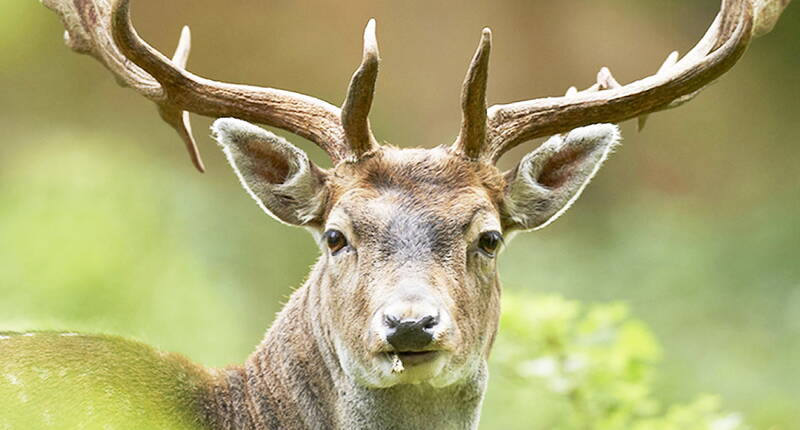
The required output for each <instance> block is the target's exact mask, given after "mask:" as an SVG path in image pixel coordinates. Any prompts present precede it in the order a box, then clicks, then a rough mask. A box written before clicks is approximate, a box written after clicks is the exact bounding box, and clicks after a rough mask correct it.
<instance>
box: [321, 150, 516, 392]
mask: <svg viewBox="0 0 800 430" xmlns="http://www.w3.org/2000/svg"><path fill="white" fill-rule="evenodd" d="M503 183H504V180H503V177H502V175H501V174H500V173H499V172H498V171H497V169H495V168H493V167H491V166H487V165H480V164H476V163H472V162H469V161H466V160H464V159H463V158H460V157H457V156H454V155H453V154H451V153H450V152H449V151H447V150H445V149H444V148H436V149H432V150H399V149H394V148H389V147H386V148H382V149H381V150H380V151H378V152H376V153H375V154H374V155H372V156H370V157H367V158H365V159H362V160H361V161H359V162H358V163H354V164H343V165H340V166H339V167H338V168H337V169H335V170H334V171H333V172H332V174H331V175H330V179H329V187H330V188H329V191H328V192H329V195H330V203H329V209H328V211H327V214H326V216H325V219H324V227H323V228H322V231H323V235H322V239H321V245H322V252H323V259H322V261H323V265H324V267H325V268H326V269H325V270H324V272H323V278H322V282H321V288H322V289H323V290H322V292H321V296H322V302H323V303H324V307H325V308H326V309H328V310H329V311H330V314H329V317H330V320H329V321H328V323H329V324H330V325H331V326H332V327H336V328H337V329H335V330H333V331H332V333H333V336H334V344H335V346H336V349H337V353H338V355H339V358H340V361H341V362H342V364H343V368H344V369H346V371H348V373H350V375H351V376H353V377H354V378H356V379H357V380H359V381H360V382H361V383H363V384H365V385H369V386H388V385H394V384H397V383H404V382H419V381H422V380H429V381H430V382H431V383H432V384H434V385H447V384H449V383H452V382H453V381H454V380H457V379H459V378H460V377H462V376H463V375H464V374H465V373H469V372H468V371H469V370H470V369H475V368H476V366H478V365H480V363H482V360H483V359H484V358H485V357H486V355H487V353H488V350H489V346H490V344H491V340H492V338H493V336H494V333H495V331H496V328H497V319H498V316H499V294H500V291H499V284H498V282H497V276H496V270H495V267H496V265H495V261H496V255H497V252H498V251H499V245H500V241H501V236H500V235H501V233H500V232H501V231H502V226H501V220H500V213H499V206H500V199H499V197H500V196H501V195H502V189H503ZM398 366H402V370H401V369H400V368H398Z"/></svg>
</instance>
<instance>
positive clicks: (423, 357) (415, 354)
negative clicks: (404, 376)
mask: <svg viewBox="0 0 800 430" xmlns="http://www.w3.org/2000/svg"><path fill="white" fill-rule="evenodd" d="M439 355H440V351H398V352H391V353H389V357H390V359H392V358H394V357H395V356H396V357H397V358H398V359H400V361H402V363H403V366H404V367H411V366H418V365H420V364H425V363H429V362H431V361H433V360H435V359H436V358H437V357H439Z"/></svg>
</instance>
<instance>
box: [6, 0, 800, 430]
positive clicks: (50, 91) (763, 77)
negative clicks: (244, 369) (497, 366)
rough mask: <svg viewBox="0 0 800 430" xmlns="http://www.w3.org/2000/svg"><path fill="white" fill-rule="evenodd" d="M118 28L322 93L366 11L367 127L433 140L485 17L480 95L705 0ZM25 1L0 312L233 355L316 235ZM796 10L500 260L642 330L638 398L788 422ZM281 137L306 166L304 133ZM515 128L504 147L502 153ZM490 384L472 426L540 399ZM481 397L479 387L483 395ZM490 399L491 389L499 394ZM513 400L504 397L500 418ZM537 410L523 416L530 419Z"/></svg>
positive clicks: (682, 45)
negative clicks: (375, 66) (194, 160)
mask: <svg viewBox="0 0 800 430" xmlns="http://www.w3.org/2000/svg"><path fill="white" fill-rule="evenodd" d="M134 3H135V4H134V6H133V18H134V21H135V24H136V26H137V28H138V29H139V32H140V34H142V36H143V37H145V38H146V39H147V40H148V41H150V42H151V43H152V44H154V45H155V46H156V47H158V48H159V49H161V50H162V51H164V52H169V53H171V52H172V50H173V49H174V44H175V43H176V41H177V38H178V34H179V30H180V28H181V26H182V25H183V24H189V25H190V26H191V27H192V30H193V36H194V37H193V52H192V56H191V58H190V62H189V69H190V70H192V71H194V72H197V73H199V74H201V75H203V76H207V77H211V78H215V79H219V80H224V81H234V82H243V83H251V84H260V85H265V86H274V87H277V88H286V89H291V90H294V91H299V92H303V93H306V94H311V95H315V96H317V97H320V98H323V99H325V100H328V101H330V102H332V103H334V104H340V103H341V101H342V100H343V95H344V89H345V86H346V84H347V82H348V80H349V77H350V75H351V73H352V71H353V70H354V68H355V66H356V64H357V63H358V61H359V58H360V50H361V46H360V45H361V41H360V38H361V33H362V30H363V26H364V24H365V23H366V21H367V19H368V18H370V17H375V18H377V21H378V37H379V40H380V43H381V53H382V58H383V63H382V70H381V76H380V79H379V84H378V90H377V97H376V100H375V105H374V108H373V110H372V116H371V118H372V123H373V129H374V130H375V131H376V134H377V135H378V137H379V138H380V139H384V140H386V141H388V142H392V143H394V144H396V145H400V146H426V147H430V146H434V145H437V144H441V143H449V142H451V141H452V139H453V138H454V136H455V134H456V133H457V130H458V124H459V118H460V112H459V100H458V97H459V92H460V85H461V81H462V77H463V74H464V72H465V70H466V66H467V63H468V61H469V58H470V56H471V55H472V52H473V50H474V47H475V44H476V43H477V40H478V38H479V34H480V29H481V28H482V27H484V26H489V27H491V28H492V29H493V30H494V42H495V43H494V49H493V53H492V56H493V57H492V62H491V80H490V83H489V95H488V97H489V102H490V103H502V102H508V101H514V100H519V99H525V98H534V97H539V96H545V95H558V94H562V93H563V91H564V90H565V89H566V88H567V87H568V86H570V85H576V86H578V87H585V86H588V85H589V84H591V83H592V82H593V77H594V75H595V73H596V71H597V70H598V69H599V68H600V67H601V66H604V65H606V66H609V67H611V69H612V71H613V72H614V74H615V76H616V77H617V79H618V80H620V81H621V82H623V83H625V82H630V81H632V80H635V79H638V78H640V77H642V76H645V75H648V74H651V73H653V72H654V71H655V70H656V69H657V68H658V66H659V65H660V64H661V61H662V60H663V58H665V56H666V55H667V54H668V53H669V52H670V51H671V50H674V49H677V50H680V51H681V52H686V51H687V49H688V48H690V47H691V46H692V45H693V43H694V42H695V41H696V40H698V39H699V37H700V36H701V35H702V33H703V32H704V31H705V29H706V27H707V26H708V24H710V22H711V20H712V18H713V16H714V14H715V13H716V10H717V8H718V4H717V2H715V1H713V0H707V1H706V0H704V1H693V0H682V1H669V2H664V1H654V0H639V1H622V0H603V1H578V0H569V1H566V0H564V1H558V2H554V1H530V0H515V1H502V2H497V1H462V2H430V1H403V2H399V1H386V0H382V1H372V2H367V1H362V0H359V1H348V2H333V1H327V2H320V1H304V2H290V1H272V0H270V1H259V2H256V1H248V0H230V1H227V2H219V1H209V0H172V1H152V0H150V1H145V0H139V1H136V2H134ZM62 31H63V28H62V26H61V23H60V22H59V20H58V19H57V17H56V15H55V14H54V13H52V12H50V11H49V10H47V9H45V8H44V7H42V6H41V5H40V4H39V2H37V1H32V0H30V1H19V0H14V1H10V0H5V1H2V2H0V128H1V129H2V143H0V329H6V330H8V329H10V330H29V329H70V330H82V331H86V332H104V333H115V334H120V335H124V336H127V337H132V338H136V339H140V340H143V341H145V342H148V343H151V344H153V345H156V346H158V347H159V348H163V349H166V350H170V351H176V352H181V353H183V354H186V355H187V356H189V357H191V358H192V359H194V360H196V361H199V362H201V363H204V364H207V365H212V366H221V365H225V364H229V363H238V362H242V361H243V360H244V359H245V357H246V356H247V355H248V354H249V353H250V352H251V351H252V350H253V348H254V345H256V344H257V343H258V342H259V340H260V339H261V337H262V336H263V333H264V331H265V329H266V328H267V327H268V326H269V324H270V322H271V321H272V319H273V318H274V315H275V313H276V312H277V311H278V310H279V308H280V306H281V304H282V303H283V302H284V301H285V300H286V298H287V297H288V295H289V294H290V293H291V291H292V289H293V288H294V287H296V286H298V285H300V284H301V283H302V282H303V280H304V277H305V275H306V273H307V271H308V268H309V266H310V265H311V264H312V263H313V262H314V261H315V258H316V256H317V253H318V250H317V248H316V245H315V244H314V243H313V241H312V240H311V238H310V237H309V236H308V234H307V233H306V232H305V231H303V230H301V229H293V228H289V227H286V226H283V225H280V224H278V223H277V222H275V221H273V220H271V219H270V218H268V217H267V216H265V215H264V214H262V213H261V212H260V211H259V209H258V208H257V206H256V205H255V204H253V202H252V201H251V200H250V198H249V197H248V196H247V195H246V194H245V193H244V192H243V190H242V189H241V188H240V186H239V185H238V182H237V180H236V179H235V177H234V175H233V174H232V172H231V170H230V168H229V167H228V166H227V165H226V163H225V161H224V159H223V157H222V156H221V154H220V152H219V151H218V150H217V149H216V147H215V145H214V144H213V142H212V141H211V139H210V138H208V137H207V134H208V133H207V132H205V130H208V125H209V124H210V121H211V120H210V119H206V118H194V127H195V130H196V135H197V137H198V140H199V145H200V149H201V151H202V153H203V154H204V158H205V160H206V163H207V167H208V173H206V174H204V175H201V174H198V173H197V172H196V171H195V170H194V169H193V168H192V166H191V164H190V163H189V160H188V157H187V156H186V154H185V151H184V150H183V148H182V144H181V143H180V141H179V140H178V138H177V137H176V136H175V135H174V132H173V131H172V130H171V129H170V128H169V127H168V126H166V125H165V124H163V123H161V122H160V119H159V118H158V116H157V114H156V112H155V108H154V106H153V105H152V104H150V103H149V102H148V101H146V100H145V99H144V98H142V97H140V96H139V95H137V94H135V93H134V92H133V91H131V90H129V89H122V88H120V87H118V86H117V85H116V84H115V82H114V80H113V79H112V78H111V76H110V74H109V73H108V72H107V71H106V70H105V69H103V68H102V67H101V66H100V65H99V63H97V62H96V61H94V60H93V59H92V58H90V57H87V56H79V55H76V54H74V53H73V52H71V51H70V50H69V49H67V48H66V47H65V46H64V44H63V43H62V38H61V34H62ZM798 41H800V6H798V5H792V6H790V7H789V8H788V9H787V11H786V12H785V14H784V16H783V18H782V20H781V21H780V22H779V24H778V26H777V28H776V30H775V31H774V32H773V33H771V34H770V35H768V36H766V37H764V38H762V39H758V40H756V41H755V42H754V43H753V45H752V47H751V49H750V51H749V52H748V53H747V54H746V56H745V57H744V58H743V59H742V60H741V61H740V63H739V64H738V65H737V66H736V67H735V68H734V69H733V70H732V71H731V72H729V73H728V74H727V75H726V76H724V77H723V78H722V79H721V80H720V82H718V83H717V84H715V85H713V86H711V87H710V88H708V89H707V90H706V91H705V92H704V93H703V94H701V95H700V96H699V97H698V98H697V99H696V100H695V101H693V102H691V103H690V104H688V105H685V106H683V107H681V108H679V109H677V110H672V111H667V112H663V113H659V114H657V115H654V116H653V117H652V118H651V119H650V121H649V123H648V126H647V128H646V129H645V130H644V132H641V133H639V132H637V131H636V129H635V124H633V123H626V124H623V125H622V129H623V134H624V137H625V140H624V144H623V146H622V147H621V149H620V150H619V151H617V153H616V154H614V156H613V157H612V159H611V160H610V161H609V162H608V163H607V164H606V165H605V167H604V168H603V170H602V171H601V173H600V174H599V176H598V178H597V179H595V180H594V182H593V183H592V184H591V186H590V187H589V188H588V189H587V192H586V193H585V194H584V196H583V197H582V198H581V200H580V201H579V202H578V203H577V204H576V205H575V206H574V207H573V208H572V210H570V211H569V212H568V213H567V214H566V215H565V216H564V217H563V218H562V219H560V220H559V221H558V222H556V223H555V224H553V225H552V226H550V227H548V228H547V229H545V230H543V231H540V232H536V233H531V234H526V235H520V236H518V237H517V238H516V239H515V240H514V241H513V243H512V244H511V246H510V247H509V249H508V250H507V251H506V252H505V253H504V254H503V255H502V256H501V257H500V268H501V274H502V275H501V278H502V279H503V280H504V285H505V288H506V289H507V290H508V291H512V292H523V291H535V292H539V293H558V294H560V295H563V296H565V297H568V298H570V299H574V300H579V301H582V302H588V303H595V302H607V301H622V302H624V303H627V304H628V306H629V307H630V309H631V312H632V313H633V314H634V315H636V316H637V317H638V318H639V319H640V320H641V321H643V322H644V323H646V324H647V325H648V326H649V327H650V328H651V329H652V330H653V332H654V333H655V335H656V336H657V337H658V339H659V340H660V342H661V344H662V349H663V362H662V364H661V367H660V369H659V377H658V379H657V380H656V382H655V389H656V392H657V394H658V396H659V397H660V398H662V399H664V400H665V401H668V402H671V401H675V402H681V401H685V400H688V399H690V398H693V397H694V396H695V395H696V394H697V393H702V392H712V393H717V394H719V395H720V396H721V397H722V398H723V399H724V403H725V407H726V408H729V409H732V410H738V411H741V412H743V413H744V414H745V416H746V417H747V420H748V422H749V423H751V424H752V425H753V426H754V427H755V428H763V429H794V428H797V422H800V369H798V363H800V264H799V263H800V262H798V258H799V257H800V169H799V168H798V165H800V145H798V143H799V142H798V140H800V139H798V138H799V137H800V79H799V78H800V76H798V70H800V50H799V49H798V48H799V47H800V45H798ZM290 138H291V140H292V141H293V142H295V143H297V144H298V145H299V146H301V147H302V148H303V149H305V150H307V151H308V152H309V153H310V154H311V156H312V158H313V159H314V160H315V161H317V162H318V163H320V164H322V165H329V163H328V162H327V160H325V159H324V157H323V156H322V153H321V152H320V151H319V150H317V149H316V148H314V147H313V145H311V144H309V143H308V142H306V141H303V140H302V139H300V138H297V137H294V136H290ZM536 145H537V142H530V143H528V144H526V145H522V147H521V148H518V150H515V151H513V152H512V153H510V154H508V155H507V156H506V157H505V158H504V159H503V160H502V165H503V166H505V167H511V166H512V165H513V163H514V162H515V161H516V160H518V159H519V156H520V155H522V154H523V153H524V152H526V151H530V150H531V149H533V148H534V147H535V146H536ZM503 381H504V379H503V378H495V379H494V380H493V381H492V385H491V388H490V392H489V395H488V400H487V403H486V406H485V410H484V420H483V425H482V428H501V427H500V426H501V425H502V428H520V429H522V428H532V427H531V426H532V425H533V424H532V423H534V422H539V421H531V420H528V419H527V418H526V417H535V416H539V415H542V414H547V411H546V410H543V407H544V406H542V405H537V404H520V402H517V403H514V402H509V401H508V396H506V395H502V393H503V392H507V390H508V389H510V388H508V387H506V386H504V385H503V383H504V382H503ZM493 393H496V394H493ZM493 398H495V399H502V402H501V401H499V400H492V399H493ZM509 416H513V417H515V419H513V420H509V419H508V417H509ZM534 428H545V427H534Z"/></svg>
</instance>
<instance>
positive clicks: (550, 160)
mask: <svg viewBox="0 0 800 430" xmlns="http://www.w3.org/2000/svg"><path fill="white" fill-rule="evenodd" d="M619 140H620V134H619V129H618V128H617V126H615V125H612V124H595V125H590V126H587V127H581V128H576V129H575V130H572V131H571V132H569V134H567V135H566V136H565V137H562V136H561V135H556V136H553V137H551V138H550V139H549V140H548V141H546V142H545V143H544V144H542V146H540V147H539V148H537V149H536V150H534V151H533V152H531V153H529V154H528V155H526V156H525V158H523V159H522V161H520V163H519V165H517V167H516V169H514V170H513V171H511V172H509V174H508V187H507V189H506V195H505V197H504V201H503V207H502V219H503V229H504V230H530V229H537V228H542V227H544V226H546V225H548V224H550V223H551V222H553V221H554V220H555V219H556V218H558V217H559V216H561V214H563V213H564V212H565V211H566V210H567V209H568V208H569V206H570V205H571V204H572V202H574V201H575V200H576V199H577V198H578V196H580V195H581V192H582V191H583V189H584V188H585V187H586V185H587V184H588V183H589V181H590V180H591V179H592V177H594V175H595V173H597V171H598V170H599V169H600V165H602V164H603V161H605V159H606V158H607V157H608V154H609V153H610V152H611V150H612V149H613V148H614V146H615V145H617V143H619Z"/></svg>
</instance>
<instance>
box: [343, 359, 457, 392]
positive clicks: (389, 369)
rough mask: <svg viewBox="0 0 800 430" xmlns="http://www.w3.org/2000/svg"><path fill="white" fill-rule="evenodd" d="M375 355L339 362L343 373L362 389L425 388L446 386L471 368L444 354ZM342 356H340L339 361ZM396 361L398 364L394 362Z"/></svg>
mask: <svg viewBox="0 0 800 430" xmlns="http://www.w3.org/2000/svg"><path fill="white" fill-rule="evenodd" d="M396 357H397V358H395V355H394V354H391V353H386V352H379V353H375V354H373V355H372V356H370V357H369V358H367V359H366V360H353V359H352V356H351V357H350V358H349V359H348V358H345V359H344V360H342V362H341V364H342V368H343V369H344V370H345V373H347V374H348V376H350V377H351V378H353V379H354V380H355V381H356V382H357V383H358V384H359V385H361V386H364V387H366V388H390V387H395V386H400V385H423V384H424V385H429V386H431V387H433V388H441V387H446V386H448V385H452V384H454V383H456V382H458V381H459V380H462V379H464V378H465V376H466V375H467V374H468V373H469V372H468V369H469V368H472V366H465V365H463V364H462V365H456V364H455V362H456V361H461V360H457V359H455V356H454V355H453V354H452V353H451V352H448V351H431V352H426V353H401V354H397V355H396ZM341 358H342V356H340V359H341ZM398 360H399V361H400V363H399V364H398V363H397V361H398Z"/></svg>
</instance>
